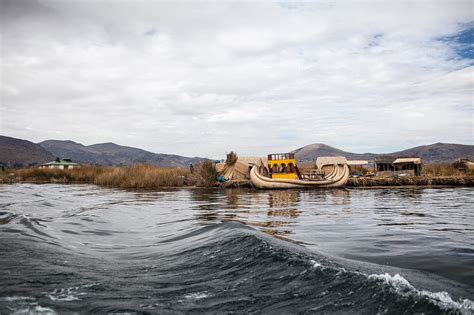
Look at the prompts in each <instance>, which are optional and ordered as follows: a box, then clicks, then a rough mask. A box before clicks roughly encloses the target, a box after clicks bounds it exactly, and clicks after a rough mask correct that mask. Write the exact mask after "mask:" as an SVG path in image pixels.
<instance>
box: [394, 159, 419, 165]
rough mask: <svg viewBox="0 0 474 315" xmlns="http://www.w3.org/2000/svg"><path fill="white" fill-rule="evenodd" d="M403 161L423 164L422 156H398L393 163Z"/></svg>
mask: <svg viewBox="0 0 474 315" xmlns="http://www.w3.org/2000/svg"><path fill="white" fill-rule="evenodd" d="M402 163H413V164H421V158H398V159H396V160H395V161H394V162H393V164H402Z"/></svg>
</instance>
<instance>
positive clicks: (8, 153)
mask: <svg viewBox="0 0 474 315" xmlns="http://www.w3.org/2000/svg"><path fill="white" fill-rule="evenodd" d="M51 160H54V156H53V155H52V154H51V153H50V152H48V151H47V150H45V149H44V148H42V147H41V146H39V145H37V144H36V143H34V142H31V141H28V140H24V139H18V138H13V137H7V136H2V135H0V163H3V164H5V165H6V166H7V167H28V166H34V165H37V164H41V163H45V162H49V161H51Z"/></svg>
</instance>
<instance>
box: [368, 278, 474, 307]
mask: <svg viewBox="0 0 474 315" xmlns="http://www.w3.org/2000/svg"><path fill="white" fill-rule="evenodd" d="M368 278H369V279H372V280H377V281H381V282H383V283H384V284H386V285H389V286H390V287H391V288H392V289H393V290H394V291H395V292H396V293H397V294H400V295H402V296H412V297H418V298H426V299H428V300H429V302H430V303H433V304H434V305H436V306H438V307H439V308H440V309H442V310H452V309H457V310H459V311H461V313H462V314H472V312H473V310H474V302H473V301H471V300H469V299H461V300H459V301H454V300H453V299H452V298H451V296H450V295H449V293H448V292H444V291H443V292H430V291H426V290H418V289H417V288H415V287H414V286H413V285H411V284H410V282H408V280H407V279H405V278H404V277H402V276H401V275H399V274H395V275H394V276H391V275H390V274H388V273H384V274H371V275H369V276H368Z"/></svg>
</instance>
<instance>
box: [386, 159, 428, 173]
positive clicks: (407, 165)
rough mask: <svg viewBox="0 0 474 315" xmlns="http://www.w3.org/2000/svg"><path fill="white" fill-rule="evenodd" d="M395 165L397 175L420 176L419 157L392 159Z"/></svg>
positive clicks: (420, 163)
mask: <svg viewBox="0 0 474 315" xmlns="http://www.w3.org/2000/svg"><path fill="white" fill-rule="evenodd" d="M393 165H394V166H395V172H396V173H397V175H400V174H406V175H411V176H421V165H422V162H421V158H419V157H411V158H410V157H409V158H398V159H396V160H395V161H393Z"/></svg>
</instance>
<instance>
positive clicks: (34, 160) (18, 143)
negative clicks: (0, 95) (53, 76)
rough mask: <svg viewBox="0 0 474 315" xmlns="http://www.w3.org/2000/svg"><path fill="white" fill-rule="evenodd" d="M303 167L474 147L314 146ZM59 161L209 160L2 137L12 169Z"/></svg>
mask: <svg viewBox="0 0 474 315" xmlns="http://www.w3.org/2000/svg"><path fill="white" fill-rule="evenodd" d="M292 152H293V153H295V156H296V158H297V160H298V162H299V163H314V160H315V158H316V157H317V156H341V155H342V156H345V157H346V158H347V159H348V160H373V159H374V158H376V157H378V156H385V155H393V156H419V157H421V158H422V159H423V162H424V163H450V162H454V161H455V160H457V159H459V158H467V159H470V160H471V161H474V146H473V145H466V144H456V143H442V142H437V143H433V144H428V145H421V146H417V147H413V148H409V149H406V150H402V151H396V152H391V153H353V152H347V151H343V150H341V149H338V148H335V147H332V146H329V145H327V144H324V143H312V144H309V145H306V146H303V147H300V148H298V149H295V150H293V151H292ZM55 157H60V158H70V159H72V160H73V161H75V162H79V163H83V164H93V165H103V166H114V165H116V166H120V165H131V164H136V163H147V164H151V165H154V166H159V167H189V164H191V163H192V164H196V163H199V162H201V161H204V160H206V159H205V158H201V157H185V156H180V155H175V154H163V153H153V152H150V151H146V150H143V149H140V148H135V147H130V146H122V145H119V144H116V143H113V142H104V143H96V144H92V145H87V146H86V145H83V144H81V143H78V142H75V141H72V140H45V141H42V142H40V143H37V144H36V143H33V142H31V141H28V140H23V139H17V138H12V137H7V136H0V163H4V164H6V165H7V166H8V167H28V166H34V165H37V164H41V163H44V162H48V161H52V160H54V158H55Z"/></svg>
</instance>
